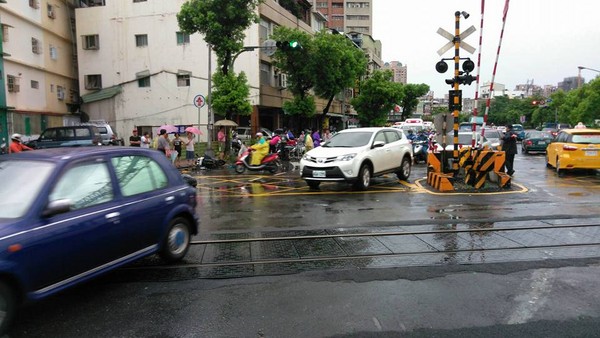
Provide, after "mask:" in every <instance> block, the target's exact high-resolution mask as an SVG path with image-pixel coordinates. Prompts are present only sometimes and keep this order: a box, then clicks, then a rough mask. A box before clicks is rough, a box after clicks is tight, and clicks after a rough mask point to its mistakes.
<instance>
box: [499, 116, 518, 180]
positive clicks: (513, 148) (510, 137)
mask: <svg viewBox="0 0 600 338" xmlns="http://www.w3.org/2000/svg"><path fill="white" fill-rule="evenodd" d="M512 129H513V125H512V124H509V125H507V126H506V132H505V133H504V136H503V137H502V150H504V154H505V156H506V157H505V160H504V165H505V167H506V173H507V174H508V175H509V176H512V175H513V174H514V173H515V170H514V166H513V164H514V161H515V155H516V154H517V134H515V133H514V132H513V130H512Z"/></svg>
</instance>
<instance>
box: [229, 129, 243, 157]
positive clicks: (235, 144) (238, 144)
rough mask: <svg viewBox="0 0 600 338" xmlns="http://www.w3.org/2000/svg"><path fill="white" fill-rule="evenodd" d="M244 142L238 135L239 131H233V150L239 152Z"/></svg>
mask: <svg viewBox="0 0 600 338" xmlns="http://www.w3.org/2000/svg"><path fill="white" fill-rule="evenodd" d="M242 145H243V142H242V140H241V139H240V137H239V136H238V134H237V133H233V137H232V138H231V151H233V152H236V153H239V151H240V149H241V148H242Z"/></svg>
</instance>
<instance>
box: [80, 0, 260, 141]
mask: <svg viewBox="0 0 600 338" xmlns="http://www.w3.org/2000/svg"><path fill="white" fill-rule="evenodd" d="M184 2H185V0H169V1H123V0H87V1H85V0H82V1H81V7H79V8H77V9H76V10H75V13H76V25H77V42H78V45H77V55H78V62H79V80H80V90H81V99H82V105H81V109H82V111H84V112H85V114H86V115H87V117H89V118H90V119H92V120H104V121H107V122H108V123H109V124H111V125H112V127H113V129H115V130H116V131H117V133H118V135H120V136H121V137H123V138H124V139H128V136H130V135H131V131H132V130H133V129H134V128H135V129H137V130H139V131H140V132H150V133H154V134H156V132H157V130H156V129H157V127H159V126H161V125H164V124H172V125H176V126H188V125H199V124H200V125H201V126H203V128H204V131H205V132H204V135H207V133H206V125H207V123H208V109H207V106H204V107H200V108H197V107H196V106H195V105H194V98H195V97H196V96H197V95H203V96H204V97H208V78H209V76H210V74H212V73H213V72H214V71H215V68H216V61H215V57H214V56H213V55H211V53H210V52H209V47H208V45H207V44H206V42H205V41H204V39H203V37H202V36H201V35H199V34H192V35H188V34H185V33H183V32H181V31H180V30H179V26H178V23H177V13H178V12H179V10H180V8H181V5H182V4H183V3H184ZM211 60H212V63H211ZM209 65H210V69H209ZM249 71H250V72H251V71H252V70H249ZM256 76H257V74H256V72H255V73H254V74H252V73H251V74H249V77H250V78H252V77H256ZM184 129H185V128H184Z"/></svg>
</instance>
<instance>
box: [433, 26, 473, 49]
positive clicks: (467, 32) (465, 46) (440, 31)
mask: <svg viewBox="0 0 600 338" xmlns="http://www.w3.org/2000/svg"><path fill="white" fill-rule="evenodd" d="M475 31H476V29H475V26H471V27H469V28H467V30H465V31H464V32H462V33H460V35H459V37H460V44H459V46H460V48H462V49H464V50H466V51H467V52H469V53H471V54H473V52H475V48H474V47H473V46H471V45H469V44H468V43H466V42H464V39H465V38H466V37H467V36H469V35H471V34H473V32H475ZM437 33H438V34H439V35H441V36H443V37H445V38H446V39H448V41H450V42H448V43H447V44H445V45H444V46H443V47H442V48H440V49H439V50H438V51H437V53H438V55H440V56H441V55H442V54H444V53H446V52H447V51H449V50H450V49H451V48H452V47H454V35H452V34H450V33H448V32H447V31H446V30H444V29H442V28H438V30H437Z"/></svg>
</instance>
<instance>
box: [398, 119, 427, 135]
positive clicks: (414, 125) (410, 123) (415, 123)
mask: <svg viewBox="0 0 600 338" xmlns="http://www.w3.org/2000/svg"><path fill="white" fill-rule="evenodd" d="M401 128H402V129H403V130H404V131H407V132H408V131H409V130H413V131H414V132H415V133H418V132H419V131H421V130H423V129H425V125H424V124H423V119H418V118H414V119H406V120H405V121H404V123H403V124H402V127H401Z"/></svg>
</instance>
